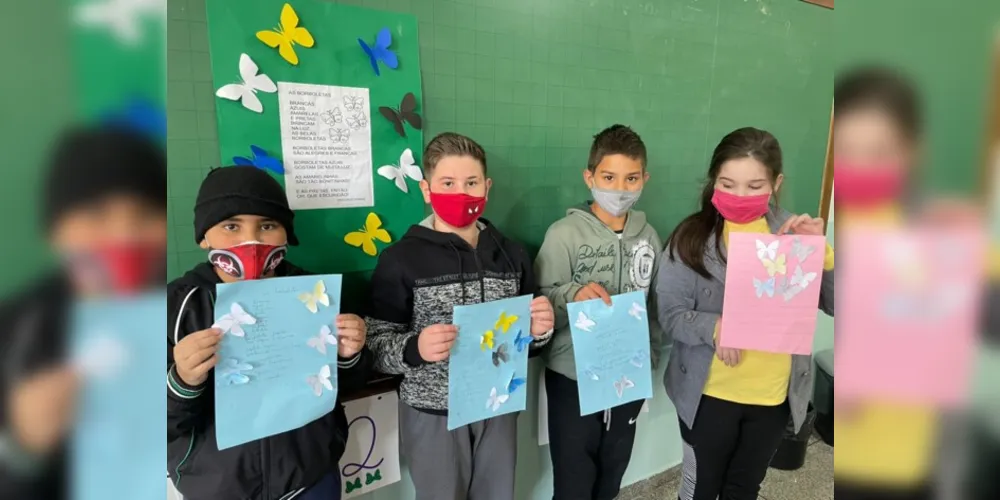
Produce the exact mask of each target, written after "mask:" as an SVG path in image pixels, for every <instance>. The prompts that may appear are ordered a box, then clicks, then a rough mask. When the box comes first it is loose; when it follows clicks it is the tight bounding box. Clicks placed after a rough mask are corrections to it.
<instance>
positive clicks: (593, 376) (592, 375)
mask: <svg viewBox="0 0 1000 500" xmlns="http://www.w3.org/2000/svg"><path fill="white" fill-rule="evenodd" d="M583 374H584V375H586V376H587V378H589V379H590V380H593V381H594V382H597V381H598V380H601V377H599V376H598V375H597V368H594V367H590V368H585V369H584V370H583Z"/></svg>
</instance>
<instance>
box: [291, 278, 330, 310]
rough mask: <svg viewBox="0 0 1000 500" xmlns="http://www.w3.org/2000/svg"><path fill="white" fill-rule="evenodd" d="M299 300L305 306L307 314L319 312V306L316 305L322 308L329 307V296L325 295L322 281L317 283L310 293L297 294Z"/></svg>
mask: <svg viewBox="0 0 1000 500" xmlns="http://www.w3.org/2000/svg"><path fill="white" fill-rule="evenodd" d="M299 300H301V301H302V303H303V304H305V305H306V309H309V312H311V313H313V314H315V313H316V311H319V306H318V305H317V304H323V305H324V306H327V307H330V296H329V295H327V294H326V285H325V284H323V281H322V280H320V281H317V282H316V286H314V287H313V291H312V292H302V293H300V294H299Z"/></svg>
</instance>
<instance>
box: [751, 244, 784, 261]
mask: <svg viewBox="0 0 1000 500" xmlns="http://www.w3.org/2000/svg"><path fill="white" fill-rule="evenodd" d="M756 243H757V259H759V260H764V259H767V260H774V259H775V258H776V257H777V256H778V246H780V245H781V241H780V240H774V241H772V242H771V243H769V244H765V243H764V242H763V241H760V240H756Z"/></svg>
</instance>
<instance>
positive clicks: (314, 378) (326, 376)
mask: <svg viewBox="0 0 1000 500" xmlns="http://www.w3.org/2000/svg"><path fill="white" fill-rule="evenodd" d="M306 382H308V383H309V387H312V390H313V394H315V395H317V396H322V395H323V388H324V387H325V388H326V390H328V391H331V392H332V391H333V383H332V382H330V365H323V366H322V367H321V368H320V369H319V373H317V374H316V375H309V376H308V377H306Z"/></svg>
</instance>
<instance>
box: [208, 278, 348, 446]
mask: <svg viewBox="0 0 1000 500" xmlns="http://www.w3.org/2000/svg"><path fill="white" fill-rule="evenodd" d="M321 282H322V283H323V286H324V287H325V295H326V302H328V303H329V305H325V304H323V301H324V300H323V299H322V295H323V293H316V292H317V290H316V287H317V284H318V283H321ZM340 287H341V275H339V274H326V275H316V276H294V277H287V278H268V279H261V280H252V281H238V282H235V283H223V284H219V285H217V286H216V291H217V295H218V298H217V299H216V301H215V318H216V323H217V324H218V323H224V321H222V320H223V319H224V317H225V315H227V314H231V311H232V306H233V304H234V303H235V304H238V305H239V306H240V308H242V310H243V311H245V312H246V314H248V315H250V316H252V317H253V319H255V320H256V322H255V323H253V324H242V325H240V327H241V329H242V331H243V333H244V335H243V336H242V337H240V336H237V335H234V334H233V333H231V332H229V333H223V336H222V341H221V343H220V347H219V364H218V365H217V366H216V368H215V370H214V372H215V438H216V440H217V441H218V445H219V449H220V450H222V449H226V448H230V447H233V446H236V445H240V444H243V443H247V442H250V441H255V440H258V439H261V438H265V437H268V436H273V435H275V434H280V433H282V432H286V431H290V430H292V429H298V428H299V427H302V426H303V425H306V424H308V423H309V422H312V421H314V420H316V419H318V418H320V417H322V416H324V415H326V414H327V413H329V412H331V411H333V409H334V407H335V406H336V403H337V346H336V345H335V344H332V343H331V342H335V339H330V338H329V335H331V334H332V335H333V336H336V326H335V324H334V323H335V320H336V318H337V315H338V314H339V313H340ZM309 306H311V307H314V308H315V310H316V312H312V311H311V310H310V309H309ZM324 334H325V335H324ZM324 337H326V338H327V339H329V342H325V341H322V340H323V339H324ZM321 349H322V350H325V351H326V353H325V354H323V353H321V352H320V350H321ZM324 366H326V367H327V368H326V369H325V370H328V371H329V379H328V380H329V383H328V384H329V386H326V385H324V384H323V381H322V380H321V379H322V378H323V377H321V375H320V374H321V373H322V372H323V371H324V369H323V367H324ZM317 388H318V389H319V392H320V394H319V395H318V396H317V395H316V392H315V390H316V389H317Z"/></svg>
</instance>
